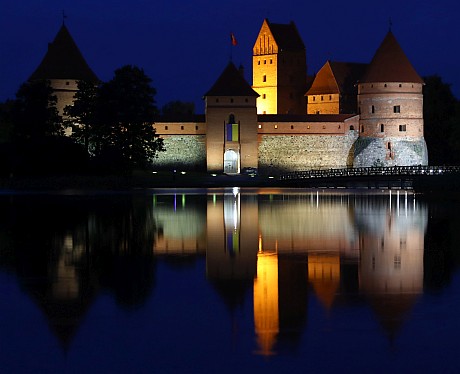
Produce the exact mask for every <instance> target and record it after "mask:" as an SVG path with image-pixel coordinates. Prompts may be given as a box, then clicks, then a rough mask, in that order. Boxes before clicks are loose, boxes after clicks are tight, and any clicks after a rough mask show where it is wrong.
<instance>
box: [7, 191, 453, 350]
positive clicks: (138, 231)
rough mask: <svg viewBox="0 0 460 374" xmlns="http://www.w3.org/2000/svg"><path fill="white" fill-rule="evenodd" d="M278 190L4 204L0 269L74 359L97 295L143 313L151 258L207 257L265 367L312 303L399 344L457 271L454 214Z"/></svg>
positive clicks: (409, 202)
mask: <svg viewBox="0 0 460 374" xmlns="http://www.w3.org/2000/svg"><path fill="white" fill-rule="evenodd" d="M284 192H286V191H267V190H261V191H259V193H255V192H246V191H240V190H239V189H233V190H232V189H229V190H223V191H220V190H216V191H209V192H208V193H207V194H186V193H177V191H176V192H171V193H162V194H155V193H154V194H146V195H144V194H134V195H117V196H104V197H101V196H93V197H82V196H80V197H78V196H39V197H33V196H29V197H25V196H11V197H3V198H2V199H1V200H0V204H1V205H0V207H1V215H0V220H1V221H0V224H1V228H0V245H1V247H0V266H1V269H2V270H3V271H7V272H10V273H12V274H15V275H16V278H17V280H18V282H19V284H20V286H21V289H22V290H23V291H24V292H25V293H26V294H27V295H29V297H30V298H31V299H33V300H34V302H35V303H36V304H37V305H38V306H39V307H40V308H41V309H42V310H43V313H44V314H45V315H46V317H47V319H48V321H49V324H50V327H51V329H52V330H53V331H54V333H55V334H56V336H57V337H58V339H59V341H60V342H61V344H62V345H63V347H64V348H66V349H68V347H69V345H70V343H71V341H72V338H73V336H74V335H75V333H76V331H77V330H78V328H79V325H80V323H81V320H82V318H83V317H84V315H85V314H86V313H87V311H88V309H89V308H90V307H91V305H92V303H93V302H94V300H95V299H96V298H97V297H98V295H101V294H104V293H109V294H111V295H113V296H114V299H115V300H116V301H117V303H118V305H119V306H120V307H121V308H123V309H128V310H132V309H139V308H143V307H144V305H145V304H146V303H147V301H148V300H149V299H150V298H152V297H153V296H154V293H155V292H154V289H155V286H156V284H157V279H156V278H157V274H156V268H157V264H158V261H165V262H166V263H168V264H169V266H174V267H177V266H178V265H184V264H185V265H187V264H191V263H194V262H195V261H196V260H197V259H200V258H205V269H203V270H202V271H203V273H205V276H206V279H207V282H208V284H210V285H212V288H213V289H215V290H216V291H217V294H218V295H219V297H220V299H219V300H220V301H219V302H223V303H224V304H225V305H226V306H227V308H228V309H229V310H230V312H231V313H234V312H235V310H237V309H238V308H239V307H240V306H241V305H243V304H244V303H248V302H250V303H252V308H251V309H252V312H253V329H254V331H253V332H254V337H255V341H256V346H255V347H254V349H253V350H252V352H254V353H256V354H259V355H264V356H271V355H275V354H279V353H281V352H285V351H292V350H293V349H296V347H298V345H299V344H301V337H302V335H303V334H304V333H305V331H306V330H307V323H308V311H309V303H310V302H312V300H315V302H318V303H319V305H321V307H322V308H323V310H324V311H325V313H331V312H332V311H333V310H334V309H335V308H340V307H341V306H343V305H368V306H370V307H371V308H372V310H373V313H374V316H375V318H376V320H377V321H378V323H379V324H380V326H381V328H382V332H383V333H384V334H386V335H387V336H388V337H389V339H390V340H393V339H394V337H395V336H396V335H397V334H398V331H399V330H400V329H401V326H402V324H403V322H404V321H405V320H406V318H407V317H408V312H410V310H411V309H412V308H413V307H414V304H415V303H416V301H417V298H418V297H419V296H420V295H421V294H422V293H423V292H424V289H439V287H442V285H443V284H444V282H440V281H439V279H440V277H442V278H443V279H444V280H446V279H449V277H450V275H449V274H451V273H452V271H453V269H454V267H455V265H453V264H457V263H458V260H457V258H456V257H455V255H452V252H451V251H450V249H451V248H452V246H453V239H446V238H451V237H452V238H453V237H455V236H453V235H454V234H452V236H449V235H447V234H446V230H448V226H446V224H448V225H451V226H450V227H454V224H453V221H452V220H448V218H447V217H448V216H446V214H445V213H446V211H448V209H449V207H448V206H440V205H430V204H428V203H425V202H422V201H418V200H417V199H416V198H415V196H413V195H406V194H399V193H393V194H390V193H386V194H384V195H379V196H369V195H352V194H326V193H322V192H312V193H310V192H309V193H293V192H288V191H287V193H284ZM432 206H435V208H433V207H432ZM433 209H434V210H433ZM430 211H431V216H430V215H429V212H430ZM429 217H431V218H430V221H429ZM447 220H448V222H446V221H447ZM457 221H458V219H457ZM440 231H441V232H444V235H443V234H440ZM452 231H454V230H453V229H452ZM457 235H458V234H457ZM442 240H443V242H442V243H440V241H442ZM451 240H452V242H451ZM433 243H434V244H433ZM440 244H442V246H441V247H440V246H439V245H440ZM441 248H442V249H441ZM425 254H427V255H426V256H425ZM177 269H178V273H177V276H180V271H181V270H180V269H181V267H180V266H179V267H177ZM425 269H426V271H427V274H425ZM312 298H313V299H312ZM197 302H199V301H197ZM181 312H182V311H173V313H177V314H179V313H181Z"/></svg>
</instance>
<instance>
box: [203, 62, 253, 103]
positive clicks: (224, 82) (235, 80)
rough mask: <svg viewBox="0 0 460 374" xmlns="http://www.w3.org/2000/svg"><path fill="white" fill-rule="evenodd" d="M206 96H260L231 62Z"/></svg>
mask: <svg viewBox="0 0 460 374" xmlns="http://www.w3.org/2000/svg"><path fill="white" fill-rule="evenodd" d="M204 96H256V97H257V96H259V94H258V93H257V92H256V91H254V90H253V89H252V88H251V86H250V85H249V83H248V82H247V81H246V79H244V77H243V75H242V74H241V72H240V71H239V70H238V69H237V68H236V66H235V65H234V64H233V62H229V63H228V65H227V67H226V68H225V70H224V71H223V72H222V74H221V75H220V77H219V78H218V79H217V81H216V83H214V85H213V86H212V87H211V89H210V90H209V91H208V92H206V93H205V94H204Z"/></svg>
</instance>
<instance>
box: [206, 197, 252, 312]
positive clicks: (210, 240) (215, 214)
mask: <svg viewBox="0 0 460 374" xmlns="http://www.w3.org/2000/svg"><path fill="white" fill-rule="evenodd" d="M206 219H207V221H206V227H207V230H206V232H207V234H206V235H207V252H206V264H207V266H206V273H207V278H208V279H209V281H211V282H212V284H213V285H214V286H215V287H216V289H217V290H218V291H219V294H220V295H221V296H222V297H223V298H224V299H225V302H226V304H227V305H229V307H230V309H231V311H233V309H234V308H235V307H236V306H237V305H240V304H242V303H243V301H244V297H245V294H246V293H247V292H248V290H249V288H250V287H251V286H252V282H253V279H254V277H255V274H256V261H257V234H258V213H257V201H256V200H255V199H254V197H253V196H245V195H240V194H239V190H238V189H233V190H232V191H229V192H226V193H224V194H209V195H208V202H207V216H206Z"/></svg>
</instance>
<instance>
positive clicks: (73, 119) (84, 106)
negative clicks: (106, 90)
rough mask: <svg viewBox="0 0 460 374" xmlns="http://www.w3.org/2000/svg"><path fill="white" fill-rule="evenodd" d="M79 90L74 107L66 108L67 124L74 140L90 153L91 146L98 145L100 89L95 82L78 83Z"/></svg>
mask: <svg viewBox="0 0 460 374" xmlns="http://www.w3.org/2000/svg"><path fill="white" fill-rule="evenodd" d="M77 88H78V92H77V93H76V94H75V99H74V103H73V105H69V106H66V107H65V108H64V114H65V115H66V120H65V123H66V124H67V125H71V127H72V138H74V139H75V140H76V141H77V142H79V143H82V144H84V146H85V149H86V151H87V152H90V151H92V150H90V144H91V145H94V144H97V143H98V141H97V132H96V130H97V128H96V126H95V124H96V98H97V93H98V87H97V86H96V85H95V84H94V83H93V82H87V81H78V83H77Z"/></svg>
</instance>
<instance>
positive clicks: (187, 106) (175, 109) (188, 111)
mask: <svg viewBox="0 0 460 374" xmlns="http://www.w3.org/2000/svg"><path fill="white" fill-rule="evenodd" d="M194 114H195V104H194V103H186V102H183V101H179V100H176V101H170V102H169V103H167V104H165V105H164V106H163V107H162V108H161V115H162V118H163V119H167V120H170V121H176V120H178V121H181V120H184V119H188V118H192V117H193V115H194Z"/></svg>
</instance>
